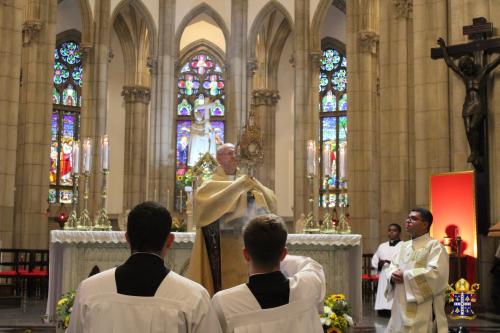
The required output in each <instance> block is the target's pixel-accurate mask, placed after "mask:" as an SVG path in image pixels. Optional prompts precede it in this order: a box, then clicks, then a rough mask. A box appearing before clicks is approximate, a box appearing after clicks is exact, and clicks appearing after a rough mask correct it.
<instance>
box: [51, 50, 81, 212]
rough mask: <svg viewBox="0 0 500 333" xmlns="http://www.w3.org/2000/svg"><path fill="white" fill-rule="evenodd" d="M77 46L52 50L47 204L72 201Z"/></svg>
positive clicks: (77, 116)
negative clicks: (52, 75) (52, 83)
mask: <svg viewBox="0 0 500 333" xmlns="http://www.w3.org/2000/svg"><path fill="white" fill-rule="evenodd" d="M82 74H83V71H82V62H81V53H80V45H79V43H78V42H76V41H74V40H67V41H64V42H62V43H60V44H59V45H57V47H56V48H55V50H54V77H53V82H54V88H53V89H52V103H53V111H52V126H51V146H50V171H49V180H50V189H49V203H71V201H72V198H73V178H72V171H73V160H72V151H73V143H74V142H75V140H77V139H78V135H79V127H80V106H81V88H82V84H83V81H82Z"/></svg>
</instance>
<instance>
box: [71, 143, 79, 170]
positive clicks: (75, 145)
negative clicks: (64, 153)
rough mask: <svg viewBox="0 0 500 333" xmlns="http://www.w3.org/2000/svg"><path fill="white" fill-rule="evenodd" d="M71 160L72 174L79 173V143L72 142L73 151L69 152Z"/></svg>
mask: <svg viewBox="0 0 500 333" xmlns="http://www.w3.org/2000/svg"><path fill="white" fill-rule="evenodd" d="M71 155H72V158H73V165H72V166H73V174H74V175H77V174H79V173H80V141H75V142H73V151H72V152H71Z"/></svg>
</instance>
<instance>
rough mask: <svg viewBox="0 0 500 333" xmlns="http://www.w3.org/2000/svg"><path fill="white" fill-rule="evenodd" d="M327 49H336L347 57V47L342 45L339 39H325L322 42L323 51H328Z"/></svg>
mask: <svg viewBox="0 0 500 333" xmlns="http://www.w3.org/2000/svg"><path fill="white" fill-rule="evenodd" d="M327 48H334V49H337V50H339V51H340V52H341V53H343V54H344V55H346V47H345V44H344V43H342V42H341V41H340V40H338V39H337V38H333V37H325V38H323V39H322V40H321V50H324V49H327Z"/></svg>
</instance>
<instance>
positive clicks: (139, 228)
mask: <svg viewBox="0 0 500 333" xmlns="http://www.w3.org/2000/svg"><path fill="white" fill-rule="evenodd" d="M171 226H172V218H171V216H170V213H169V212H168V211H167V209H166V208H164V207H162V206H161V205H159V204H157V203H155V202H145V203H142V204H139V205H138V206H136V207H135V208H134V209H133V210H132V211H131V212H130V214H129V216H128V221H127V233H126V234H125V236H126V239H127V242H128V243H129V245H130V248H131V256H130V257H129V258H128V260H127V261H126V262H125V263H124V264H122V265H120V266H118V267H117V268H113V269H110V270H107V271H104V272H102V273H99V274H97V275H94V276H92V277H90V278H88V279H86V280H84V281H83V282H82V283H81V284H80V286H79V288H78V291H77V295H76V299H75V302H74V306H73V312H72V314H71V320H70V323H69V328H68V330H67V332H69V333H72V332H74V333H80V332H89V333H90V332H134V333H135V332H141V333H144V332H178V333H181V332H215V333H217V332H221V328H220V325H219V322H218V319H217V315H216V313H215V311H214V309H213V307H212V304H211V302H210V298H209V295H208V293H207V291H206V290H205V289H204V288H203V287H202V286H200V285H199V284H197V283H195V282H193V281H190V280H188V279H186V278H184V277H182V276H180V275H178V274H176V273H175V272H172V271H170V270H169V269H168V268H166V267H165V265H164V261H163V260H164V259H163V258H164V257H165V255H166V254H167V251H168V249H169V248H170V246H171V245H172V243H173V241H174V235H173V234H171V233H170V229H171Z"/></svg>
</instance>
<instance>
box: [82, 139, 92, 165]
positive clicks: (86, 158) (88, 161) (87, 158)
mask: <svg viewBox="0 0 500 333" xmlns="http://www.w3.org/2000/svg"><path fill="white" fill-rule="evenodd" d="M91 168H92V139H91V138H85V140H84V141H83V172H84V173H86V172H87V173H89V172H90V170H91Z"/></svg>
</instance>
